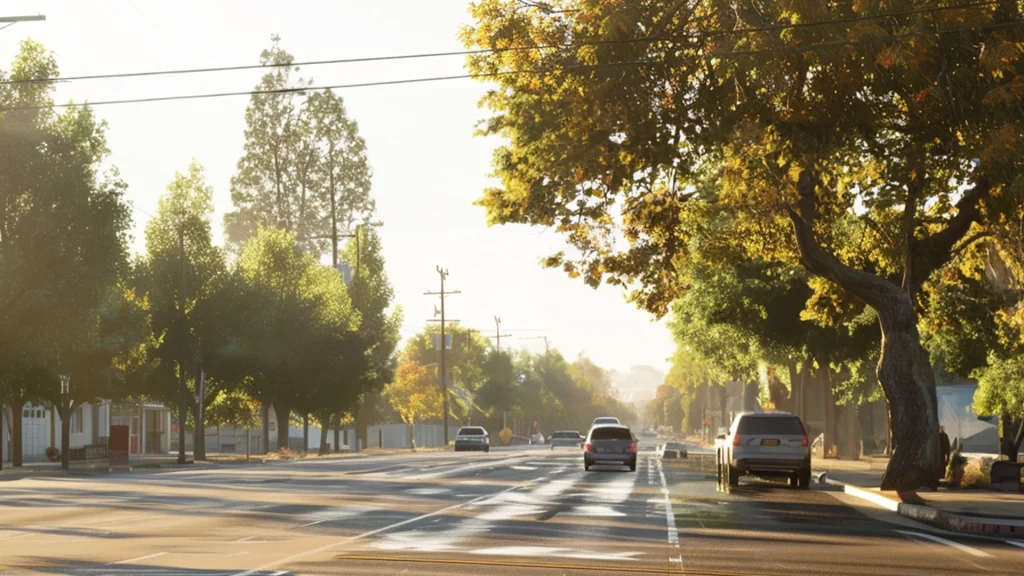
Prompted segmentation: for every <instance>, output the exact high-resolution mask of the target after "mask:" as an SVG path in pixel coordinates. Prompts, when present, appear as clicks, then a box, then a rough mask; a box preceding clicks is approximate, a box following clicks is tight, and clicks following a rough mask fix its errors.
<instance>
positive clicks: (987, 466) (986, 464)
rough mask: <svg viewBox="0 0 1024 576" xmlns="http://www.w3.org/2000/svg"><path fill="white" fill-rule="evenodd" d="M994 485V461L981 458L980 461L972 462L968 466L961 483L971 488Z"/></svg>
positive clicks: (965, 468)
mask: <svg viewBox="0 0 1024 576" xmlns="http://www.w3.org/2000/svg"><path fill="white" fill-rule="evenodd" d="M991 483H992V459H991V458H981V459H979V460H971V462H970V463H968V464H967V466H965V467H964V477H963V480H961V481H960V485H961V486H963V487H965V488H969V487H971V486H978V487H981V486H988V485H989V484H991Z"/></svg>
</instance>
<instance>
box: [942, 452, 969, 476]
mask: <svg viewBox="0 0 1024 576" xmlns="http://www.w3.org/2000/svg"><path fill="white" fill-rule="evenodd" d="M966 464H967V458H965V457H964V456H963V455H962V454H961V453H960V448H959V447H957V448H955V449H953V452H952V453H950V455H949V464H948V465H947V466H946V480H949V481H950V482H953V483H954V484H960V482H961V481H962V480H963V476H964V466H965V465H966Z"/></svg>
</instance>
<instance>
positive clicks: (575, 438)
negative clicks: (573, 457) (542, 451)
mask: <svg viewBox="0 0 1024 576" xmlns="http://www.w3.org/2000/svg"><path fill="white" fill-rule="evenodd" d="M582 447H583V436H580V433H579V432H577V431H575V430H559V431H558V432H554V433H552V434H551V449H552V450H554V449H555V448H582Z"/></svg>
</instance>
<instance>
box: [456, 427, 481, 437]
mask: <svg viewBox="0 0 1024 576" xmlns="http://www.w3.org/2000/svg"><path fill="white" fill-rule="evenodd" d="M458 435H459V436H483V435H484V429H483V428H460V429H459V434H458Z"/></svg>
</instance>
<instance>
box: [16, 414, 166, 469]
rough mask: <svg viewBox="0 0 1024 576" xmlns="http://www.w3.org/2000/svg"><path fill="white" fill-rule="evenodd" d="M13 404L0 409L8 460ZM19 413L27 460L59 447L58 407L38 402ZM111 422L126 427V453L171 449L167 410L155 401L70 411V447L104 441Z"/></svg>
mask: <svg viewBox="0 0 1024 576" xmlns="http://www.w3.org/2000/svg"><path fill="white" fill-rule="evenodd" d="M11 410H12V407H10V406H7V407H5V408H4V410H3V425H2V428H3V432H2V440H0V441H2V442H3V448H4V450H3V459H4V462H11V454H12V451H11V434H12V429H11V426H12V422H13V414H12V412H11ZM21 414H22V443H21V445H22V457H23V459H24V461H26V462H38V461H44V460H46V449H47V448H49V447H51V446H52V447H54V448H57V449H59V450H62V451H63V447H62V446H61V434H60V432H61V420H60V415H59V414H58V413H57V410H56V409H55V408H53V407H48V406H44V405H41V404H31V403H29V404H25V405H24V406H23V407H22V408H21ZM111 425H115V426H116V425H124V426H128V427H129V448H130V450H129V452H130V454H131V455H133V456H139V455H143V454H167V453H169V452H170V435H169V433H168V431H169V430H170V425H171V416H170V410H168V409H167V408H166V407H164V406H163V405H161V404H155V403H150V404H146V403H119V404H112V403H110V402H104V401H99V402H92V403H86V404H81V405H79V406H78V407H76V408H75V409H74V410H73V411H72V412H71V421H70V442H69V448H70V449H75V448H84V447H86V446H97V445H103V446H105V445H106V444H107V439H108V438H109V437H110V426H111Z"/></svg>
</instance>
